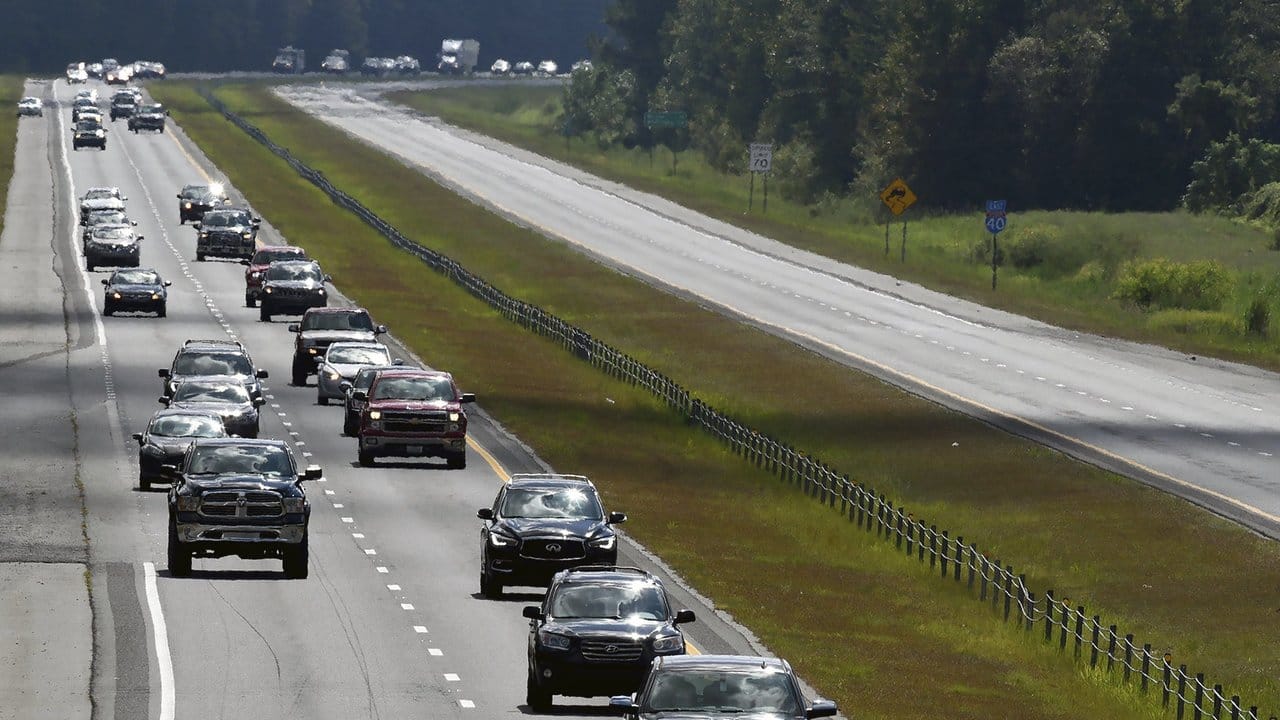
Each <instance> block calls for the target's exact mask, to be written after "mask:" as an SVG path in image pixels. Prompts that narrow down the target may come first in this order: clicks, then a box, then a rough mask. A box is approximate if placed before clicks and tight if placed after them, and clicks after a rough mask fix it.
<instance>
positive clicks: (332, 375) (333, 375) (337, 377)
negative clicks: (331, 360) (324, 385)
mask: <svg viewBox="0 0 1280 720" xmlns="http://www.w3.org/2000/svg"><path fill="white" fill-rule="evenodd" d="M325 376H326V377H328V378H329V379H330V380H335V381H336V380H341V379H342V376H341V375H339V374H338V373H336V372H334V371H333V370H330V371H329V372H327V373H325Z"/></svg>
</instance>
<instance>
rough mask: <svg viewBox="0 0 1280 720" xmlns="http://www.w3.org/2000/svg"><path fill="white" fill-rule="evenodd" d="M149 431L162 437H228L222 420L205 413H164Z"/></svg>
mask: <svg viewBox="0 0 1280 720" xmlns="http://www.w3.org/2000/svg"><path fill="white" fill-rule="evenodd" d="M147 432H149V433H151V434H152V435H159V436H161V437H204V438H217V437H226V434H227V433H226V431H225V430H224V429H223V427H222V421H221V420H219V419H217V418H214V417H208V416H205V415H164V416H162V417H158V418H156V419H155V420H153V421H152V422H151V429H150V430H148V431H147Z"/></svg>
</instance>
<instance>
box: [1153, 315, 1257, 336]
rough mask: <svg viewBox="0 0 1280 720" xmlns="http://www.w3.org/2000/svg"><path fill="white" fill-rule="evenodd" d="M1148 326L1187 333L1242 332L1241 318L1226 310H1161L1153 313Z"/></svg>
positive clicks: (1230, 334) (1231, 333) (1154, 328)
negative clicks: (1225, 311) (1238, 318)
mask: <svg viewBox="0 0 1280 720" xmlns="http://www.w3.org/2000/svg"><path fill="white" fill-rule="evenodd" d="M1147 326H1148V327H1150V328H1151V329H1153V330H1172V331H1174V332H1179V333H1183V334H1185V335H1218V336H1223V337H1235V336H1239V335H1240V334H1241V327H1240V321H1239V320H1237V319H1235V318H1234V317H1232V316H1231V315H1229V314H1227V313H1224V312H1212V311H1207V310H1161V311H1160V312H1155V313H1152V314H1151V317H1150V318H1148V319H1147Z"/></svg>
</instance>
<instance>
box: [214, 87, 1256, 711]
mask: <svg viewBox="0 0 1280 720" xmlns="http://www.w3.org/2000/svg"><path fill="white" fill-rule="evenodd" d="M198 92H199V93H200V95H201V97H203V98H204V99H205V101H206V102H208V103H209V105H211V106H212V107H213V108H214V109H215V110H217V111H218V112H220V113H222V115H223V116H224V117H225V118H226V119H227V120H229V121H230V122H231V123H232V124H234V125H235V126H236V127H238V128H240V129H241V130H243V131H244V132H245V133H246V134H248V135H249V136H250V137H252V138H253V139H254V140H256V141H257V142H259V143H261V144H262V145H263V146H265V147H266V148H267V149H269V150H271V152H272V153H274V154H275V155H276V156H278V157H279V158H281V159H282V160H284V161H285V162H286V163H288V164H289V166H290V167H292V168H293V169H294V171H295V172H297V173H298V174H299V175H300V176H302V177H303V178H304V179H306V180H307V181H308V182H310V183H312V184H313V185H315V186H316V187H318V188H320V189H321V190H322V191H324V193H325V194H326V195H328V196H329V198H330V199H331V200H332V201H333V202H334V203H335V204H337V205H339V206H341V207H343V208H346V209H347V210H349V211H351V212H352V213H355V214H356V215H357V216H358V217H360V219H362V220H363V221H364V222H365V223H367V224H368V225H370V226H371V227H373V228H374V229H375V230H377V231H378V232H379V233H380V234H382V235H383V236H384V237H385V238H387V239H388V240H389V241H391V243H392V244H393V245H395V246H396V247H398V248H400V249H402V250H404V251H406V252H409V253H411V254H413V255H415V256H417V257H418V258H419V259H421V260H422V261H423V262H424V263H426V264H427V265H428V266H430V267H432V268H434V269H435V270H437V271H439V272H441V273H443V274H444V275H446V276H447V277H449V278H450V279H451V280H453V281H454V282H455V283H457V284H458V285H460V286H462V287H463V288H466V290H467V291H468V292H470V293H471V294H472V295H474V296H475V297H477V298H479V299H481V300H484V301H485V302H487V303H488V304H489V305H490V306H492V307H494V308H495V309H497V310H498V311H499V312H500V313H502V315H503V316H505V317H506V318H508V319H509V320H511V321H513V322H515V323H518V324H519V325H521V326H522V327H524V328H527V329H529V330H530V331H532V332H535V333H537V334H539V335H542V336H543V337H547V338H551V339H553V340H555V341H557V342H559V343H560V344H561V345H562V346H564V348H565V349H567V350H568V351H569V352H571V353H573V355H575V356H576V357H578V358H580V359H582V360H584V361H586V362H589V363H591V364H592V365H594V366H595V367H597V368H599V369H600V370H602V371H604V372H606V373H608V374H609V375H611V376H613V377H615V378H618V379H621V380H623V381H625V382H628V383H630V384H631V385H633V386H638V387H643V388H645V389H646V390H648V391H650V392H651V393H653V394H654V395H655V396H657V397H658V398H660V399H661V400H662V401H663V402H665V403H666V404H667V405H668V407H670V408H671V409H672V410H674V411H675V412H677V413H679V414H681V415H682V416H684V418H685V419H686V420H687V421H688V422H689V423H690V424H693V425H697V426H699V427H702V428H703V429H705V430H706V431H708V432H710V433H711V434H713V435H715V436H716V437H718V438H720V440H722V441H723V442H725V443H726V444H728V445H729V447H730V448H731V449H732V450H733V452H734V453H735V454H737V455H739V456H741V457H742V458H743V459H744V460H746V461H747V462H750V463H752V464H754V465H756V466H757V467H759V468H761V469H763V470H765V471H767V472H769V473H772V474H774V475H776V476H778V478H779V479H780V480H782V481H783V482H787V483H791V484H794V485H795V486H796V487H797V488H798V489H800V490H801V491H802V492H804V493H805V495H807V496H809V497H811V498H813V499H815V500H816V501H817V502H818V503H820V504H822V505H824V506H826V507H829V508H831V509H832V510H834V511H837V512H839V513H840V514H841V515H842V516H845V517H847V518H848V520H849V523H850V524H851V525H853V526H854V528H855V529H856V530H861V531H863V532H865V533H868V534H870V533H875V537H876V538H878V539H881V540H883V541H885V542H892V543H893V544H894V547H895V549H897V550H899V551H901V552H902V553H903V554H904V556H906V557H908V558H910V557H915V558H916V559H917V560H918V561H919V563H920V564H921V565H922V566H923V564H924V563H925V562H926V561H927V562H928V564H929V569H930V571H932V573H933V574H935V575H937V576H938V577H939V578H940V579H942V580H944V581H950V582H952V583H953V584H955V585H956V586H958V587H962V588H964V590H965V591H966V592H968V593H969V594H970V595H976V596H977V600H978V603H979V607H981V608H983V609H984V610H985V609H986V608H987V607H988V606H990V612H991V613H993V614H995V615H996V616H997V617H1000V618H1002V619H1003V621H1004V622H1005V623H1006V624H1008V622H1009V621H1010V619H1011V618H1012V619H1013V621H1014V622H1016V623H1018V624H1019V625H1020V626H1022V628H1023V629H1024V631H1025V632H1026V633H1027V634H1028V635H1030V634H1032V633H1033V632H1036V633H1041V632H1042V633H1043V635H1044V642H1045V643H1046V644H1054V643H1055V641H1056V644H1057V646H1058V650H1059V652H1062V653H1066V652H1067V651H1068V646H1070V651H1071V653H1072V657H1073V659H1074V661H1075V663H1077V664H1083V663H1085V662H1087V663H1088V664H1089V667H1090V668H1091V669H1095V670H1096V669H1098V668H1104V669H1105V670H1106V672H1107V674H1108V676H1109V677H1116V676H1118V677H1120V679H1121V681H1122V682H1123V683H1124V684H1125V685H1129V684H1130V683H1137V685H1138V687H1139V689H1140V690H1141V692H1142V693H1143V694H1144V695H1152V696H1154V694H1156V693H1158V694H1159V696H1160V703H1161V706H1162V707H1163V708H1165V709H1166V710H1171V711H1172V712H1174V713H1176V717H1177V718H1178V720H1182V718H1184V717H1185V716H1186V715H1187V713H1188V712H1190V713H1191V715H1192V716H1193V717H1194V718H1195V719H1196V720H1200V719H1201V718H1213V719H1214V720H1223V719H1225V718H1229V719H1230V720H1259V719H1260V718H1261V717H1262V716H1260V715H1259V714H1258V708H1257V706H1249V707H1245V706H1244V705H1242V704H1241V701H1240V697H1239V696H1238V695H1232V696H1229V697H1228V696H1227V695H1225V693H1224V691H1223V689H1222V686H1221V685H1212V686H1210V685H1209V684H1207V682H1206V681H1205V676H1204V673H1191V672H1188V670H1187V666H1186V665H1176V666H1175V665H1174V664H1173V658H1172V656H1171V655H1170V654H1169V653H1153V651H1152V646H1151V644H1150V643H1144V644H1142V645H1141V646H1139V645H1138V644H1137V642H1136V641H1135V640H1134V636H1133V635H1132V634H1126V633H1122V632H1121V631H1120V630H1119V629H1118V628H1117V626H1115V625H1107V624H1104V622H1103V620H1102V618H1101V617H1100V616H1098V615H1093V616H1090V615H1089V614H1088V613H1087V612H1086V610H1085V606H1084V605H1075V606H1072V604H1071V600H1070V599H1068V598H1057V597H1055V595H1054V592H1053V590H1052V589H1049V590H1046V591H1044V592H1043V593H1042V594H1040V595H1037V594H1035V593H1033V592H1031V590H1030V589H1029V588H1028V587H1027V583H1026V576H1025V575H1024V574H1022V573H1018V572H1016V571H1015V570H1014V568H1013V566H1011V565H1003V564H1002V562H1001V560H1000V559H999V558H994V559H993V558H991V557H988V556H987V555H986V554H984V553H983V552H981V551H980V550H979V549H978V546H977V544H975V543H967V542H965V539H964V537H962V536H959V535H955V536H953V535H952V534H951V533H950V532H949V531H948V530H945V529H944V530H938V527H937V525H933V524H929V523H926V522H925V521H923V520H919V519H917V518H916V517H915V516H914V515H913V514H912V513H910V512H908V511H907V510H906V508H904V507H902V506H901V505H896V506H895V504H894V502H893V501H892V500H890V499H889V498H886V497H885V495H884V494H883V493H880V492H877V491H876V490H875V489H874V488H872V487H869V486H867V485H865V484H863V483H861V482H858V481H856V480H850V478H849V476H848V475H847V474H843V473H840V472H839V471H837V470H835V469H833V468H831V467H830V466H829V465H827V464H826V463H824V462H822V461H821V460H819V459H817V458H814V457H811V456H809V455H806V454H805V453H803V452H800V451H798V450H796V449H795V448H792V447H791V446H789V445H787V444H785V443H783V442H780V441H779V440H776V439H774V438H772V437H769V436H767V435H765V434H763V433H760V432H758V431H756V430H753V429H751V428H749V427H747V426H746V425H744V424H742V423H740V422H738V421H736V420H734V419H733V418H732V417H730V416H728V415H726V414H725V413H722V412H720V411H719V410H716V409H715V408H713V407H711V406H710V405H707V404H706V403H704V402H702V401H701V400H698V399H697V398H695V397H693V395H692V394H691V393H690V392H689V391H688V390H686V389H685V388H683V387H681V386H680V385H679V384H678V383H676V382H675V381H673V380H672V379H671V378H669V377H667V376H665V375H663V374H662V373H660V372H658V371H656V370H654V369H652V368H650V367H648V366H646V365H644V364H643V363H641V362H640V361H638V360H636V359H635V358H632V357H631V356H629V355H627V354H626V353H623V352H621V351H619V350H617V349H615V348H613V347H610V346H609V345H607V344H605V343H603V342H600V341H599V340H596V339H595V338H593V337H591V335H590V334H589V333H587V332H586V331H585V330H583V329H581V328H579V327H576V326H574V325H571V324H570V323H567V322H565V321H564V320H561V319H560V318H558V317H556V316H554V315H552V314H550V313H548V312H546V311H545V310H543V309H541V308H539V307H537V306H535V305H532V304H530V303H527V302H524V301H522V300H519V299H517V298H513V297H511V296H510V295H507V294H506V293H504V292H502V291H501V290H499V289H498V288H496V287H494V286H492V285H490V284H489V283H488V282H486V281H485V280H484V279H482V278H480V277H479V276H478V275H475V274H474V273H472V272H471V271H469V270H467V269H466V268H464V267H463V266H462V265H461V264H459V263H458V262H457V261H456V260H453V259H452V258H449V257H448V256H446V255H443V254H441V253H438V252H436V251H434V250H431V249H430V248H427V247H424V246H422V245H420V244H418V243H416V242H414V241H412V240H410V239H409V238H407V237H405V236H404V235H403V234H402V233H401V232H400V231H399V230H397V229H396V228H395V227H393V226H392V225H391V224H390V223H388V222H386V221H385V220H383V219H382V218H380V217H378V216H377V215H376V214H375V213H374V212H373V211H371V210H369V209H368V208H366V207H365V206H364V205H362V204H360V202H359V201H357V200H356V199H355V198H353V197H351V196H350V195H348V194H346V193H345V192H343V191H342V190H340V189H338V188H337V187H334V186H333V184H331V183H330V182H329V181H328V180H326V179H325V177H324V175H323V174H322V173H320V172H317V171H315V170H313V169H311V168H310V167H308V166H307V165H306V164H304V163H303V162H302V161H300V160H298V159H297V158H295V157H293V155H292V154H291V153H290V152H289V151H288V149H286V148H284V147H282V146H280V145H278V144H276V143H275V142H273V141H272V140H271V138H269V137H267V135H266V134H265V133H264V132H262V131H261V130H259V129H258V128H257V127H255V126H254V125H252V124H251V123H249V122H248V121H246V120H244V118H241V117H240V116H239V115H236V114H235V113H234V112H232V111H231V110H230V109H228V108H227V107H226V105H225V104H223V102H222V101H221V100H219V99H218V98H217V97H216V96H214V95H213V93H212V92H211V91H209V90H208V89H207V88H199V89H198ZM1037 625H1039V626H1040V628H1041V630H1039V631H1037V630H1036V626H1037ZM1086 656H1087V657H1086ZM1270 720H1277V718H1276V716H1275V715H1271V716H1270Z"/></svg>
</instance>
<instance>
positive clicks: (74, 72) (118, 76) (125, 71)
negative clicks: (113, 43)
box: [66, 58, 167, 85]
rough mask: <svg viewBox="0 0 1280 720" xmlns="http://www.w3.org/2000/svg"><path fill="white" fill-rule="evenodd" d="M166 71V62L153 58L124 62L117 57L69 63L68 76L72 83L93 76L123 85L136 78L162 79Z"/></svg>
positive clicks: (113, 83) (108, 82)
mask: <svg viewBox="0 0 1280 720" xmlns="http://www.w3.org/2000/svg"><path fill="white" fill-rule="evenodd" d="M166 73H167V71H166V69H165V66H164V63H161V62H155V61H153V60H135V61H134V62H131V63H126V64H122V63H121V62H120V61H119V60H116V59H115V58H103V59H102V60H101V61H98V62H90V63H86V62H84V61H77V62H73V63H68V64H67V70H66V78H67V82H68V83H71V84H76V83H87V82H89V79H90V78H93V79H96V80H102V81H104V82H106V83H107V84H108V85H123V84H124V83H127V82H129V81H130V80H133V79H135V78H137V79H152V80H162V79H164V77H165V75H166Z"/></svg>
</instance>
